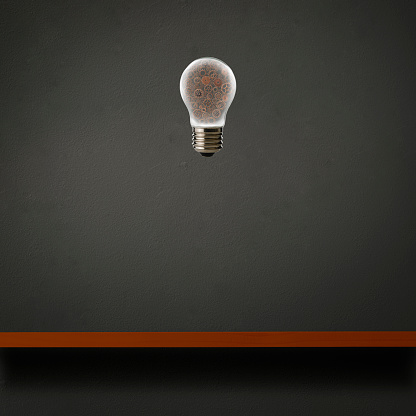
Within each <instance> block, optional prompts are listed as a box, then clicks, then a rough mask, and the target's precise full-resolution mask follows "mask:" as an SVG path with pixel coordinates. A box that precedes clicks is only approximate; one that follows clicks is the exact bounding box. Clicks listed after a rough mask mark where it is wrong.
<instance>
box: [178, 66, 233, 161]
mask: <svg viewBox="0 0 416 416" xmlns="http://www.w3.org/2000/svg"><path fill="white" fill-rule="evenodd" d="M236 87H237V84H236V82H235V77H234V74H233V71H232V70H231V68H230V67H229V66H228V65H227V64H225V63H224V62H222V61H220V60H219V59H216V58H201V59H197V60H196V61H193V62H192V63H191V64H189V65H188V66H187V68H186V69H185V71H183V74H182V77H181V81H180V90H181V96H182V99H183V101H184V103H185V105H186V107H187V108H188V111H189V116H190V119H191V126H192V137H193V140H192V144H193V146H194V149H195V150H196V151H197V152H199V153H200V154H201V155H202V156H212V155H213V154H214V153H216V152H218V151H219V150H221V148H222V130H223V127H224V124H225V116H226V115H227V111H228V109H229V107H230V105H231V103H232V101H233V99H234V95H235V91H236Z"/></svg>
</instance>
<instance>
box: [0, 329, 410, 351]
mask: <svg viewBox="0 0 416 416" xmlns="http://www.w3.org/2000/svg"><path fill="white" fill-rule="evenodd" d="M0 347H19V348H22V347H168V348H170V347H416V331H387V332H383V331H342V332H341V331H340V332H314V331H313V332H0Z"/></svg>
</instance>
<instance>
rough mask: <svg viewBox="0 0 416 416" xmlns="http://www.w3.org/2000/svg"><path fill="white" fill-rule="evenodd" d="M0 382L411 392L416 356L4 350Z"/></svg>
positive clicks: (317, 351) (368, 351) (399, 351)
mask: <svg viewBox="0 0 416 416" xmlns="http://www.w3.org/2000/svg"><path fill="white" fill-rule="evenodd" d="M0 368H2V374H0V382H1V384H3V385H7V386H9V387H13V388H17V389H19V388H25V387H28V386H29V385H33V384H36V385H37V386H45V387H46V388H54V387H57V388H59V387H60V386H61V387H62V386H82V385H85V384H88V385H91V384H94V385H103V386H119V387H127V386H133V387H139V386H146V387H152V386H154V387H156V386H158V387H160V386H161V385H164V386H176V387H181V386H201V387H202V386H206V385H213V384H215V385H217V386H221V385H234V386H235V385H237V386H241V387H248V388H261V389H265V388H268V387H269V388H275V387H285V388H287V387H297V386H302V385H310V384H314V385H322V386H328V387H329V386H334V385H336V386H337V387H338V388H339V387H357V388H360V389H362V388H366V387H368V388H373V387H377V386H380V387H383V386H386V387H389V388H390V389H391V388H394V387H395V386H396V387H399V388H403V387H411V386H413V385H414V379H415V377H414V374H415V371H414V370H415V349H414V348H114V349H113V348H5V349H3V350H2V351H1V354H0Z"/></svg>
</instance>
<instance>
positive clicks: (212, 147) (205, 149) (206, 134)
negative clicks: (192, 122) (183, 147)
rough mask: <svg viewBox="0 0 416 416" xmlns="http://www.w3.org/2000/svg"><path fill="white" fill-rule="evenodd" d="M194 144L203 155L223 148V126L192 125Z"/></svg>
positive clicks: (196, 149) (211, 153)
mask: <svg viewBox="0 0 416 416" xmlns="http://www.w3.org/2000/svg"><path fill="white" fill-rule="evenodd" d="M192 145H193V147H194V149H195V151H197V152H199V153H201V155H202V156H212V155H213V154H214V153H216V152H218V151H220V150H221V149H222V127H192Z"/></svg>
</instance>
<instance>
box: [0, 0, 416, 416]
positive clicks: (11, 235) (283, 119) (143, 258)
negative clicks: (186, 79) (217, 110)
mask: <svg viewBox="0 0 416 416" xmlns="http://www.w3.org/2000/svg"><path fill="white" fill-rule="evenodd" d="M0 5H1V13H0V35H1V36H0V45H1V50H0V52H1V55H0V93H1V102H0V138H1V140H0V186H1V188H0V198H1V199H0V221H1V223H0V227H1V233H0V249H1V253H0V254H1V257H0V277H1V278H0V330H1V331H253V330H414V329H415V327H416V305H415V302H414V298H415V296H414V294H415V293H416V279H415V278H414V277H415V274H416V273H415V271H416V256H415V255H414V254H415V253H414V251H415V250H414V246H415V242H416V241H415V240H416V238H415V229H416V216H415V208H416V195H415V192H414V191H415V189H414V188H415V176H416V175H415V174H416V171H415V156H416V143H415V131H416V118H415V114H414V113H415V105H416V80H415V74H416V60H415V46H416V45H415V43H416V42H415V26H414V18H415V17H416V14H415V13H414V10H413V9H412V8H411V2H404V1H382V2H380V1H379V2H376V1H374V2H371V1H364V2H363V1H343V2H336V1H319V2H313V1H295V2H293V1H275V2H273V1H234V2H231V1H226V2H221V1H211V2H202V1H195V2H191V1H188V0H180V1H165V0H162V1H153V2H140V1H121V0H114V1H98V0H97V1H73V2H65V1H56V0H50V1H47V0H39V1H16V2H11V1H2V2H0ZM202 56H214V57H217V58H219V59H222V60H224V61H225V62H226V63H227V64H228V65H230V66H231V68H232V69H233V71H234V73H235V76H236V78H237V85H238V88H237V94H236V97H235V100H234V103H233V105H232V106H231V109H230V111H229V115H228V118H227V124H226V127H225V132H224V149H223V150H222V151H221V152H220V153H218V154H217V155H215V156H214V157H213V158H209V159H206V158H202V157H201V156H199V155H198V154H197V153H196V152H194V151H193V149H192V146H191V128H190V125H189V117H188V114H187V110H186V108H185V106H184V104H183V103H182V101H181V98H180V94H179V78H180V76H181V73H182V71H183V70H184V69H185V67H186V66H187V65H188V64H189V63H190V62H191V61H192V60H194V59H196V58H199V57H202ZM161 351H162V350H161ZM317 351H318V350H317ZM319 351H320V350H319ZM342 351H343V350H341V352H337V353H335V352H330V353H328V352H320V353H319V352H310V351H309V352H307V351H305V352H304V354H305V355H304V356H301V355H300V353H297V352H291V353H283V352H280V351H275V352H270V351H269V352H263V354H265V357H266V358H264V356H262V357H263V358H259V354H260V353H258V352H253V351H251V350H246V352H239V353H238V355H237V357H239V358H232V357H231V356H230V355H227V354H229V353H227V352H209V351H206V352H200V353H198V352H181V350H177V352H172V351H169V352H167V351H165V352H144V351H143V352H140V351H137V352H135V353H131V352H130V353H129V354H130V355H129V356H128V357H129V359H130V360H131V361H133V362H134V363H136V364H134V365H133V370H131V371H130V372H129V371H127V370H128V365H127V364H126V363H124V364H123V363H122V365H121V367H122V368H123V365H124V369H125V370H126V371H127V372H128V373H129V374H130V375H131V377H130V378H128V377H127V379H126V380H123V381H121V382H119V383H116V384H115V385H113V384H112V383H111V379H112V376H111V374H112V373H113V371H111V368H112V367H111V365H110V370H109V372H108V373H105V374H104V375H103V377H102V379H103V380H104V382H103V383H102V384H100V383H98V384H96V383H95V381H96V378H97V377H99V375H100V372H99V371H98V368H99V367H100V366H99V364H98V362H97V361H94V360H97V359H95V358H94V357H95V355H94V354H95V353H94V352H65V351H64V350H63V351H62V352H53V353H52V352H51V354H52V355H53V354H54V355H53V356H54V357H55V358H54V360H55V361H53V360H52V361H53V362H55V363H56V365H57V366H58V367H60V366H62V365H64V362H65V357H66V355H65V354H69V355H68V360H70V361H71V363H72V364H73V365H74V366H75V368H77V369H78V370H79V371H78V372H86V373H88V368H90V373H91V374H92V376H91V378H89V377H86V378H82V379H81V380H78V381H79V383H78V382H75V381H73V383H74V385H73V386H72V387H71V388H70V389H68V390H66V389H64V388H62V389H61V388H58V391H55V390H54V388H55V387H56V385H58V386H60V385H62V386H65V385H66V384H65V382H64V381H65V380H66V378H65V374H66V373H65V371H64V372H63V373H62V374H63V375H61V376H59V377H58V376H56V374H55V375H54V374H52V375H51V371H52V366H51V365H48V364H45V366H46V369H48V368H49V370H45V371H46V373H45V374H44V377H40V376H36V375H38V374H42V371H40V368H38V367H36V366H35V367H33V365H34V364H33V362H34V361H39V360H40V362H45V363H47V362H50V358H48V357H49V356H48V354H47V353H44V352H32V353H29V352H24V351H21V352H13V351H8V352H7V351H6V352H4V354H5V356H4V357H5V358H4V360H3V361H4V363H5V364H4V365H5V367H6V368H7V369H8V370H4V371H5V373H4V374H6V375H5V376H4V377H3V379H4V382H3V384H2V386H3V387H4V388H3V389H2V390H1V393H0V396H1V395H2V396H3V397H2V400H1V401H0V403H1V404H0V406H3V407H4V409H5V410H6V412H7V414H17V411H16V409H21V411H22V414H23V412H28V409H29V408H30V407H35V408H36V409H38V410H37V411H39V412H41V411H42V410H44V409H43V407H44V405H45V409H49V410H46V414H48V412H49V413H53V410H52V409H55V410H56V408H57V406H58V407H59V404H60V403H62V402H65V403H67V405H66V409H67V411H68V412H70V410H68V409H72V410H74V409H76V408H77V406H81V405H82V406H84V407H85V408H88V410H89V414H94V412H96V414H102V412H101V413H100V411H99V407H94V406H99V405H98V403H99V402H101V403H104V404H103V406H104V407H106V406H109V408H112V407H111V406H114V409H116V408H118V407H119V406H120V403H124V405H125V406H126V407H125V408H123V409H124V411H123V412H124V414H127V413H128V411H130V412H131V413H132V414H133V413H134V412H137V411H139V409H140V406H143V408H142V410H143V411H144V412H147V413H148V414H153V413H152V412H162V410H163V409H164V414H169V411H171V412H172V414H181V413H180V412H179V410H178V409H180V408H181V407H182V408H183V414H197V413H199V411H197V407H198V403H199V402H200V403H201V404H203V407H204V408H205V409H206V410H207V412H208V411H209V412H210V413H212V414H234V413H235V414H237V413H238V414H241V413H244V412H247V413H249V414H276V412H275V411H274V410H276V409H278V410H279V412H283V414H325V412H329V413H328V414H334V412H332V413H331V412H330V411H329V409H330V408H331V407H334V408H336V409H337V410H336V413H337V414H388V415H391V414H392V412H391V411H390V410H388V409H389V406H388V405H387V403H390V405H391V408H396V407H397V406H402V408H401V412H400V414H402V415H405V414H413V413H414V406H415V400H416V399H414V398H413V397H414V396H415V392H416V387H415V385H414V384H413V382H412V380H413V378H412V377H413V375H412V374H413V373H409V371H410V370H409V368H413V355H412V353H410V352H408V351H407V350H406V351H405V352H403V351H397V350H392V351H391V352H389V353H380V352H379V353H375V354H379V355H377V357H378V359H379V361H380V365H381V366H382V367H381V368H385V369H386V372H383V371H381V372H380V371H379V372H374V369H375V367H376V366H375V365H373V366H371V365H370V367H368V366H367V365H366V363H367V362H368V361H369V356H373V355H372V354H371V353H369V352H360V353H356V354H358V355H357V356H354V359H353V358H351V354H353V353H351V352H345V351H344V352H342ZM369 351H372V350H369ZM36 354H38V355H36ZM106 354H107V355H105V357H104V358H105V360H106V362H109V363H117V362H118V361H117V360H120V359H122V360H123V359H124V358H120V356H119V355H117V354H125V352H123V351H120V352H119V353H117V352H111V353H110V352H108V353H106ZM146 354H147V355H146ZM158 354H162V356H159V355H158ZM175 354H177V355H176V356H175ZM198 354H201V355H198ZM204 354H205V355H204ZM221 354H223V355H221ZM236 354H237V353H236ZM282 354H283V355H282ZM284 354H287V355H284ZM291 354H292V355H291ZM314 354H315V355H314ZM343 354H344V355H343ZM383 354H385V355H383ZM221 357H222V358H221ZM224 357H227V360H228V361H227V362H229V361H230V360H231V364H229V365H228V367H227V366H225V367H224V360H225V358H224ZM305 357H306V358H305ZM328 357H329V360H330V362H333V364H334V368H337V366H339V365H341V366H342V364H340V361H346V362H351V361H353V360H355V362H358V363H362V364H363V367H364V369H367V370H368V371H364V373H362V372H361V373H360V372H359V371H358V372H357V371H355V370H354V369H353V370H348V371H347V370H346V367H344V370H345V371H343V370H342V368H341V370H340V371H335V370H334V371H333V370H332V367H328V364H326V365H327V367H326V368H327V371H326V373H325V374H326V376H324V377H323V378H318V379H316V377H317V376H316V375H315V374H316V373H319V371H320V367H319V366H317V367H314V368H312V370H313V371H312V370H311V371H310V372H309V373H310V374H313V376H311V377H306V378H305V374H309V373H308V371H309V370H305V371H306V373H305V371H304V370H303V369H304V368H305V363H306V362H309V361H319V362H323V361H325V360H326V359H327V358H328ZM331 357H332V358H331ZM144 359H146V360H147V359H148V360H150V362H153V363H154V365H155V366H156V367H157V365H158V364H157V363H156V362H159V361H160V360H162V362H164V363H165V364H166V365H165V366H164V367H163V368H164V370H163V371H162V370H160V367H159V370H158V371H159V373H157V374H158V375H156V376H155V377H154V378H153V379H152V380H153V384H151V387H149V386H147V385H142V384H140V383H139V384H135V383H136V382H135V381H134V382H133V381H132V380H133V379H134V380H137V379H141V377H142V376H143V375H146V377H148V373H151V371H150V368H151V366H150V367H146V368H147V370H149V371H147V370H146V371H147V373H146V371H144V372H143V371H142V370H141V368H142V367H141V366H140V365H139V364H138V363H139V362H142V361H143V360H144ZM178 359H179V360H182V362H184V365H185V367H187V365H188V366H192V365H193V364H192V363H194V362H199V360H203V361H204V362H207V363H210V366H209V367H215V365H216V363H217V362H218V363H219V364H221V362H222V363H223V364H222V368H223V369H224V371H225V372H227V374H231V376H229V378H227V375H225V373H224V372H222V371H221V369H220V368H217V369H216V370H212V371H214V373H215V374H214V373H213V372H211V373H210V374H211V378H210V377H208V378H207V379H204V380H205V382H204V383H202V384H197V386H196V387H195V385H194V383H193V381H195V380H194V379H199V375H200V373H204V374H206V372H207V368H208V367H206V368H205V367H204V368H202V369H200V371H195V370H193V371H179V370H178V368H176V367H175V365H176V364H174V363H175V362H176V361H177V360H178ZM233 360H234V361H233ZM252 360H254V362H257V361H256V360H260V363H259V368H255V369H253V368H251V370H250V369H249V370H247V371H242V372H241V373H240V371H241V370H240V368H241V366H240V364H241V363H247V362H251V361H252ZM287 361H289V362H293V365H294V367H293V368H291V367H289V366H288V364H287ZM370 361H371V360H370ZM21 362H25V363H26V366H22V365H20V364H19V363H21ZM77 362H78V363H81V364H79V365H78V366H77V365H76V363H77ZM299 362H300V363H301V364H295V363H299ZM395 362H396V363H399V364H398V365H399V370H397V371H398V373H397V374H398V375H397V374H396V373H394V374H391V371H390V373H389V370H388V368H389V366H390V367H392V366H393V363H395ZM94 363H95V364H94ZM190 363H191V364H190ZM267 363H269V364H267ZM283 363H284V364H283ZM302 363H303V364H302ZM114 365H115V364H114ZM146 365H149V364H146ZM285 366H286V367H285ZM64 367H65V366H64ZM268 367H270V368H272V369H274V370H275V371H269V372H267V371H266V370H267V368H268ZM22 368H26V370H27V372H26V373H25V372H24V371H23V370H19V369H22ZM169 368H171V369H172V371H176V372H177V373H178V379H177V380H175V382H174V381H173V379H172V380H171V381H169V382H168V384H166V383H165V382H164V381H163V380H165V379H166V374H170V373H169ZM197 368H198V367H197ZM353 368H354V367H353ZM262 369H263V370H262ZM38 370H39V371H38ZM67 370H68V369H67ZM48 371H49V372H48ZM164 371H165V372H164ZM166 371H167V373H166ZM265 371H266V373H265ZM292 371H293V372H294V374H297V376H295V381H293V378H292V379H291V378H290V375H291V374H292ZM351 371H352V373H351ZM354 371H355V372H354ZM67 373H68V371H67ZM90 373H88V374H90ZM279 373H280V374H283V377H282V376H280V378H276V377H277V376H276V374H279ZM345 373H348V374H350V376H351V377H350V376H348V377H349V378H348V377H347V378H348V380H349V381H348V382H346V381H345V378H343V374H345ZM19 374H20V376H19ZM240 374H241V378H242V379H243V380H244V381H241V378H240ZM369 374H370V375H369ZM375 374H376V375H375ZM285 375H286V376H287V377H284V376H285ZM383 376H384V377H385V379H384V381H383V382H382V383H381V384H377V379H379V378H382V379H383ZM25 377H28V380H32V381H33V383H32V382H31V383H26V384H25V383H24V382H23V381H22V380H24V379H25ZM60 377H61V378H60ZM94 377H95V378H94ZM158 377H159V378H158ZM224 377H225V379H224ZM296 377H297V378H296ZM363 377H364V379H366V380H367V382H366V383H360V382H359V380H361V379H362V378H363ZM68 378H69V379H70V380H77V379H76V377H75V378H73V377H72V376H71V374H68ZM56 379H57V384H56V385H55V384H54V383H53V381H52V380H56ZM218 379H222V380H223V383H225V384H221V383H220V384H219V385H217V384H216V383H217V380H218ZM262 379H264V380H265V381H266V382H261V381H260V380H262ZM286 379H291V380H292V382H291V383H289V387H287V386H286V384H285V382H284V380H286ZM43 380H46V381H43ZM155 380H156V381H157V382H156V381H155ZM184 380H185V381H184ZM186 380H187V381H189V383H188V382H187V381H186ZM224 380H225V381H224ZM331 380H334V383H332V382H331ZM351 380H353V381H352V382H351V383H350V381H351ZM8 381H9V382H8ZM86 382H87V385H85V383H86ZM142 382H143V383H145V382H144V381H142ZM345 383H347V384H345ZM356 384H357V385H359V386H360V387H358V386H356ZM35 385H36V386H37V387H34V386H35ZM39 385H41V386H42V387H39ZM81 385H82V386H84V387H85V389H82V388H81V387H78V386H81ZM8 386H9V387H10V388H8ZM11 386H14V388H13V387H11ZM138 386H141V388H138ZM146 386H147V387H146ZM120 387H123V388H122V389H121V388H120ZM136 387H137V388H136ZM217 387H218V389H219V390H217ZM96 388H98V389H100V390H99V394H96V393H97V391H96ZM148 389H150V390H151V392H152V393H151V394H150V393H149V391H150V390H148ZM166 389H167V390H168V391H169V393H167V394H164V393H163V392H166ZM195 389H197V390H195ZM362 389H364V390H362ZM373 389H375V390H376V391H377V394H375V393H374V395H373V392H374V391H375V390H373ZM81 390H82V392H81ZM393 390H394V392H393ZM53 391H55V393H59V394H58V395H57V397H58V400H56V401H54V400H55V399H51V398H48V397H49V396H50V393H51V392H53ZM104 391H105V392H107V391H108V395H107V394H102V393H103V392H104ZM247 391H250V394H246V392H247ZM346 391H347V392H346ZM387 391H388V392H389V394H387V395H386V394H385V393H386V392H387ZM136 393H137V394H136ZM90 394H91V395H92V396H91V397H92V399H91V400H92V401H91V402H89V404H90V406H85V402H84V401H85V400H87V399H86V398H87V397H89V395H90ZM389 397H390V399H389ZM110 398H111V399H110ZM88 400H89V399H88ZM108 400H110V401H111V403H109V402H108ZM185 401H188V405H189V406H191V407H190V409H189V411H187V410H186V406H187V405H186V403H185ZM211 401H217V405H214V407H212V405H210V404H209V403H210V402H211ZM173 402H175V405H172V403H173ZM105 403H107V404H105ZM126 403H127V404H126ZM189 403H190V404H189ZM171 405H172V407H171ZM16 406H17V407H16ZM68 406H69V407H68ZM71 406H72V407H71ZM215 406H217V407H215ZM14 407H16V409H15V410H14V411H12V409H13V408H14ZM0 409H1V408H0ZM174 409H176V410H174ZM215 409H217V410H215ZM411 409H412V410H411ZM74 412H75V413H78V414H79V412H76V411H75V410H74V411H73V412H72V414H74ZM342 412H344V413H342ZM371 412H373V413H371ZM35 413H36V411H35ZM111 413H115V410H113V411H111ZM26 414H28V413H26ZM43 414H45V413H43ZM55 414H56V412H55ZM68 414H70V413H68Z"/></svg>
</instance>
